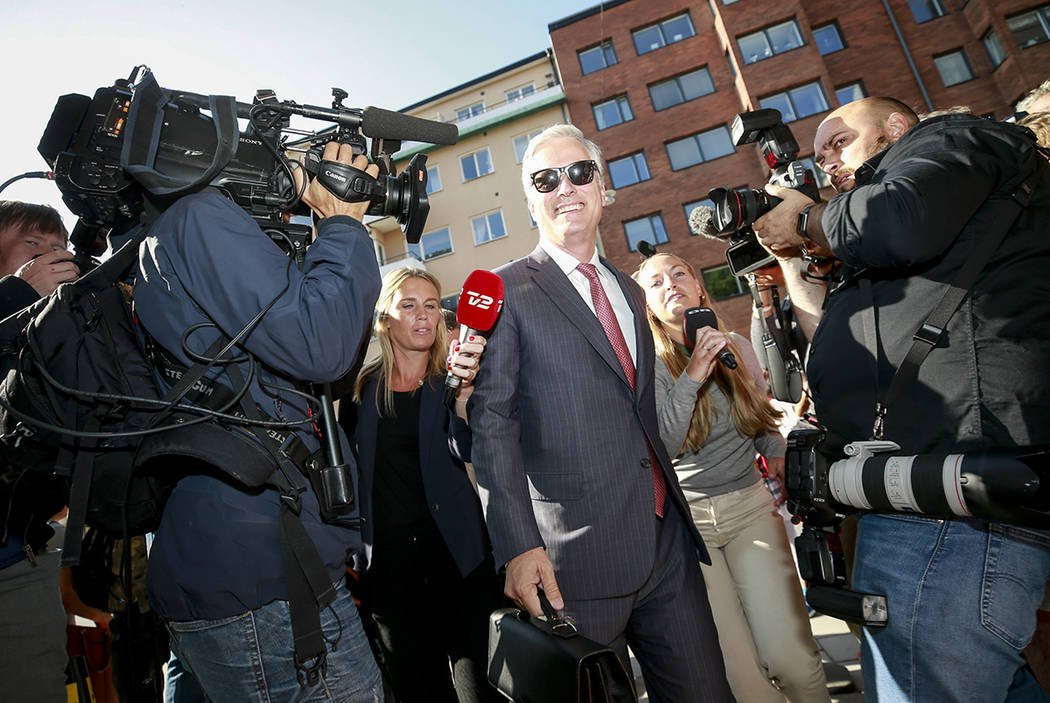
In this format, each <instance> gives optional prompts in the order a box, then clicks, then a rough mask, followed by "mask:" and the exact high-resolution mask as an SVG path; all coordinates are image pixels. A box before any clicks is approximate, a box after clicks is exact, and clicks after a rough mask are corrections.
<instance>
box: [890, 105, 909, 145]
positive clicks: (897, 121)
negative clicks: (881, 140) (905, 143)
mask: <svg viewBox="0 0 1050 703" xmlns="http://www.w3.org/2000/svg"><path fill="white" fill-rule="evenodd" d="M910 128H911V125H910V124H909V123H908V118H907V117H905V116H904V115H903V114H901V113H899V112H891V113H890V116H889V117H887V118H886V136H888V137H889V138H890V141H891V142H896V141H897V140H898V139H900V138H901V137H903V136H904V133H905V132H907V131H908V130H909V129H910Z"/></svg>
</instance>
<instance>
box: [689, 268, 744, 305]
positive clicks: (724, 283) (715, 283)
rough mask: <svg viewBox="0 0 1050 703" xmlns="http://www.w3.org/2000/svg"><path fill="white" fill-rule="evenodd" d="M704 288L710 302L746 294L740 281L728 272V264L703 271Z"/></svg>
mask: <svg viewBox="0 0 1050 703" xmlns="http://www.w3.org/2000/svg"><path fill="white" fill-rule="evenodd" d="M700 275H701V276H703V277H704V288H706V289H707V294H708V296H710V298H711V300H725V299H726V298H733V297H736V296H738V295H742V294H744V293H747V292H748V288H746V287H745V286H744V284H743V283H742V282H741V279H740V278H738V277H736V276H734V275H733V274H732V272H731V271H730V270H729V264H722V265H721V266H712V267H711V268H707V269H703V270H702V271H701V272H700Z"/></svg>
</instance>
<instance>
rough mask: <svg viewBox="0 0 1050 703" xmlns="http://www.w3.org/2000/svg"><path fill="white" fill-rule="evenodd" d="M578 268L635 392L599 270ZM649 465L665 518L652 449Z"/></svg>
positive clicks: (628, 357)
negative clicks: (589, 286) (587, 282)
mask: <svg viewBox="0 0 1050 703" xmlns="http://www.w3.org/2000/svg"><path fill="white" fill-rule="evenodd" d="M576 268H577V270H579V272H580V273H582V274H583V275H584V276H586V277H587V280H589V281H590V283H591V300H592V301H593V302H594V314H595V315H597V316H598V321H599V322H601V323H602V327H603V328H604V329H605V336H606V337H608V338H609V344H611V345H612V348H613V351H614V352H616V358H617V359H619V360H620V366H622V367H623V372H624V374H625V375H626V376H627V382H628V383H629V384H630V385H631V390H632V391H633V390H634V361H632V360H631V352H630V350H629V349H628V348H627V342H626V340H624V338H623V330H621V329H620V323H619V322H618V321H617V319H616V313H615V312H613V309H612V304H611V303H610V302H609V297H608V296H607V295H605V289H604V288H603V287H602V283H601V281H600V280H599V279H598V270H597V269H596V268H595V266H594V264H578V265H577V266H576ZM647 444H648V443H647ZM649 464H650V466H651V467H652V470H653V498H654V501H655V506H656V514H657V515H659V516H660V517H663V516H664V501H665V500H666V499H667V485H666V483H665V482H664V475H663V473H662V472H661V471H660V465H659V464H658V463H657V462H656V458H655V457H654V456H653V452H652V449H649Z"/></svg>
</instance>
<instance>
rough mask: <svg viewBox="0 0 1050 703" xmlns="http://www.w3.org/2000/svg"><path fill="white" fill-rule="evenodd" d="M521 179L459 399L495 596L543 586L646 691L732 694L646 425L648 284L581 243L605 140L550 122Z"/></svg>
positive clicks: (591, 222) (526, 598) (599, 181)
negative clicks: (502, 571) (505, 257)
mask: <svg viewBox="0 0 1050 703" xmlns="http://www.w3.org/2000/svg"><path fill="white" fill-rule="evenodd" d="M522 181H523V186H524V188H525V194H526V197H527V199H528V205H529V211H530V212H531V213H532V217H533V219H534V220H535V221H536V223H537V224H538V226H539V230H540V242H539V246H538V247H537V248H536V250H535V251H533V252H532V253H531V254H530V255H529V256H527V257H525V258H523V259H519V260H518V261H515V262H512V263H510V264H508V265H506V266H503V267H501V268H500V269H497V270H496V272H497V273H498V274H500V275H501V276H502V277H503V280H504V284H505V297H504V307H503V313H502V317H501V318H500V321H499V323H498V324H497V325H496V328H495V329H494V330H493V333H492V336H491V338H490V341H489V344H488V345H487V352H486V359H485V361H484V362H483V363H482V364H481V370H480V372H479V375H478V377H477V381H476V383H475V387H476V389H475V392H474V395H473V397H472V399H471V403H470V409H469V414H470V423H471V427H472V428H473V430H474V449H473V459H474V466H475V469H476V470H477V475H478V483H479V487H480V489H481V495H482V502H483V504H484V507H485V513H486V522H487V524H488V528H489V534H490V536H491V539H492V545H493V550H494V553H495V558H496V564H497V565H498V566H499V565H505V567H506V594H507V595H508V596H509V597H511V598H512V599H514V600H515V601H516V602H517V603H518V604H519V605H520V606H521V607H523V608H525V609H527V610H528V611H529V612H531V613H532V614H534V615H536V614H539V613H540V606H539V600H538V597H537V595H536V589H537V587H539V588H542V589H543V590H544V592H545V593H546V594H547V596H548V597H549V598H550V600H551V603H552V605H553V606H554V607H555V608H557V609H561V608H564V610H565V612H566V614H568V615H570V616H572V617H573V618H575V620H576V621H577V625H578V626H579V628H580V631H581V633H582V634H583V635H585V636H587V637H589V638H591V639H593V640H596V641H598V642H601V643H604V644H608V645H609V646H611V647H612V648H613V649H615V650H616V652H617V653H618V654H619V655H620V657H621V659H622V660H623V661H624V663H625V664H626V663H627V646H628V645H630V647H631V649H632V650H633V651H634V653H635V656H636V657H637V658H638V661H639V662H640V663H641V665H642V673H643V676H644V678H645V682H646V687H647V689H648V691H649V696H650V700H653V701H669V702H670V701H673V702H674V703H683V702H685V701H693V700H704V701H728V700H732V694H731V693H730V691H729V686H728V684H727V682H726V677H725V671H724V668H723V664H722V654H721V652H720V650H719V648H718V640H717V633H716V632H715V626H714V623H713V622H712V620H711V609H710V606H709V604H708V601H707V594H706V590H705V588H704V582H703V576H702V575H701V572H700V565H699V559H703V560H707V559H708V556H707V551H706V549H705V548H704V544H703V540H702V539H701V538H700V535H699V534H698V533H697V532H696V529H695V527H694V526H693V523H692V520H691V519H690V518H689V510H688V508H687V507H686V503H685V499H684V497H683V496H682V492H681V489H680V488H679V486H678V482H677V480H676V479H675V474H674V471H673V470H672V467H671V461H670V458H669V457H668V455H667V453H666V451H665V450H664V448H663V443H662V442H661V441H660V437H659V434H658V427H657V419H656V403H655V398H654V395H653V364H654V360H655V353H654V350H653V341H652V336H651V334H650V332H649V326H648V323H647V322H646V318H645V299H644V296H643V294H642V291H641V289H640V288H639V287H638V286H637V285H636V284H635V283H634V282H633V281H631V280H630V278H629V277H627V276H626V275H624V274H623V273H622V272H620V271H619V270H617V269H616V268H614V267H613V266H612V264H610V263H609V262H608V261H606V260H604V259H602V258H600V257H598V255H597V251H596V248H595V242H596V239H597V233H598V221H599V220H600V219H601V213H602V207H603V206H604V204H605V201H604V194H605V191H604V173H603V170H602V157H601V152H600V150H599V149H598V147H597V146H596V145H595V144H593V143H592V142H590V141H588V140H586V139H585V138H584V137H583V134H582V133H581V132H580V131H579V130H578V129H576V128H575V127H572V126H571V125H556V126H554V127H551V128H549V129H547V130H545V131H544V132H542V133H541V134H539V135H538V136H536V137H535V138H534V139H533V140H532V141H531V142H530V144H529V147H528V149H527V150H526V152H525V156H524V159H523V161H522Z"/></svg>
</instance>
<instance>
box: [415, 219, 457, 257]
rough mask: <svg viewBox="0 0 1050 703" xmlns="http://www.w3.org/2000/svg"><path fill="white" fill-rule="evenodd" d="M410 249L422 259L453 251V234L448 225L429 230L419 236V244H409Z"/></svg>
mask: <svg viewBox="0 0 1050 703" xmlns="http://www.w3.org/2000/svg"><path fill="white" fill-rule="evenodd" d="M408 250H409V251H410V252H412V253H413V254H415V256H416V258H417V259H419V260H420V261H429V260H430V259H436V258H437V257H439V256H444V255H445V254H451V253H452V235H451V234H450V233H449V230H448V227H442V228H441V229H439V230H434V231H433V232H428V233H427V234H424V235H423V236H422V237H420V238H419V243H418V244H409V245H408Z"/></svg>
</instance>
